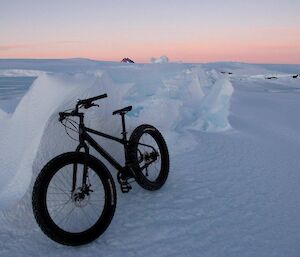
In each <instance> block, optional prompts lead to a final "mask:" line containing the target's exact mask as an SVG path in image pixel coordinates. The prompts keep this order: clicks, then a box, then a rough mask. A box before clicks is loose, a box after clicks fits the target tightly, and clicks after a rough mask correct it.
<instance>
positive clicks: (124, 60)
mask: <svg viewBox="0 0 300 257" xmlns="http://www.w3.org/2000/svg"><path fill="white" fill-rule="evenodd" d="M121 62H125V63H134V61H133V60H131V59H129V58H128V57H126V58H123V59H122V61H121Z"/></svg>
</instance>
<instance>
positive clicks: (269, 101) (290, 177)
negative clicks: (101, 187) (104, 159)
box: [0, 59, 300, 257]
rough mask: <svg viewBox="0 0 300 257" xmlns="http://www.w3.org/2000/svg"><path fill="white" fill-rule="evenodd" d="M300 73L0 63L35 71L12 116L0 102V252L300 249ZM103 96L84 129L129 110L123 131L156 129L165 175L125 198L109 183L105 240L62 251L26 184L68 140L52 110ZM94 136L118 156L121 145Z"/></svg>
mask: <svg viewBox="0 0 300 257" xmlns="http://www.w3.org/2000/svg"><path fill="white" fill-rule="evenodd" d="M299 72H300V66H299V65H291V66H288V65H281V66H280V65H278V66H273V65H250V64H240V63H210V64H183V63H180V64H179V63H157V64H156V63H152V64H124V63H111V62H108V63H106V62H96V61H90V60H84V59H71V60H0V77H1V76H2V77H17V76H20V77H24V76H28V77H36V78H35V80H34V82H33V84H32V85H31V86H30V89H28V90H27V91H26V92H24V94H25V95H24V96H23V97H22V99H21V100H19V102H18V105H17V107H16V108H15V110H14V111H12V112H7V111H5V108H4V107H5V104H7V102H5V103H4V105H3V106H4V107H2V106H1V99H0V106H1V107H2V110H1V109H0V135H1V137H0V153H1V155H0V170H1V177H2V179H1V181H0V208H1V212H0V231H1V232H0V241H1V245H0V256H14V257H15V256H72V255H74V254H75V255H76V256H96V255H99V253H100V255H103V256H104V255H105V256H130V257H131V256H214V257H219V256H272V257H276V256H295V257H296V256H299V252H300V247H299V240H300V218H299V211H300V197H299V195H300V187H299V182H300V173H299V168H300V159H299V156H298V155H299V153H298V152H299V146H300V134H299V131H300V116H299V115H297V113H298V110H299V107H300V101H299V96H300V78H293V74H296V73H299ZM271 75H272V76H273V75H274V76H276V77H277V79H276V80H275V79H274V80H273V79H272V80H268V79H266V77H268V76H271ZM0 87H1V85H0ZM103 93H107V94H108V98H106V99H103V100H101V101H99V104H100V108H93V109H90V110H87V111H86V124H87V126H89V127H92V128H95V129H99V130H101V131H104V132H109V133H111V134H113V135H116V136H119V135H120V132H121V131H120V128H121V126H120V125H121V123H120V118H119V117H116V116H112V115H111V113H112V111H113V110H116V109H118V108H121V107H124V106H127V105H133V110H132V111H131V112H130V113H128V115H127V117H126V121H127V126H128V128H129V132H131V131H132V130H133V129H134V128H135V127H136V126H137V125H139V124H142V123H150V124H153V125H154V126H156V127H158V128H159V130H161V131H162V133H163V135H164V137H165V138H166V141H167V143H168V146H169V150H170V154H171V170H170V176H169V179H168V181H167V183H166V185H165V186H164V187H163V188H162V189H161V190H159V191H157V192H147V191H145V190H143V189H141V188H139V187H138V185H136V184H135V185H134V189H133V190H132V191H131V192H130V193H129V194H122V193H121V191H120V190H119V188H118V184H117V181H116V186H117V188H118V205H117V210H116V214H115V216H114V218H113V221H112V223H111V225H110V227H109V229H108V230H107V231H106V232H105V233H104V235H102V236H101V237H100V238H99V239H97V240H96V241H95V242H93V243H91V244H89V245H87V246H83V247H79V248H78V247H77V248H72V247H65V246H61V245H58V244H56V243H54V242H52V241H51V240H50V239H48V238H47V237H46V236H44V235H43V233H42V232H41V230H40V229H39V228H38V226H37V224H36V222H35V220H34V218H33V214H32V210H31V191H32V186H33V183H34V180H35V178H36V176H37V175H38V173H39V171H40V170H41V168H42V167H43V166H44V165H45V164H46V163H47V162H48V161H49V160H50V159H51V158H53V157H54V156H56V155H57V154H60V153H63V152H66V151H72V150H74V149H75V147H76V142H75V141H73V140H72V139H70V138H69V137H68V136H67V135H66V134H65V131H64V128H63V127H62V126H61V124H60V123H59V122H58V112H59V111H63V110H66V109H70V108H72V107H74V105H75V103H76V99H78V98H80V99H83V98H86V97H91V96H95V95H99V94H103ZM11 101H14V98H13V97H12V99H11ZM71 135H72V134H71ZM72 136H76V135H75V134H74V135H72ZM98 140H99V142H101V144H103V145H104V147H105V148H107V149H109V152H110V153H112V154H113V156H115V157H116V158H117V160H119V161H121V162H122V161H123V156H122V149H121V148H120V146H119V145H116V144H115V143H111V142H109V141H107V140H102V139H100V138H99V139H98ZM92 154H94V155H95V156H98V155H97V154H96V153H95V152H92ZM106 164H107V163H106ZM107 165H108V164H107ZM108 168H109V170H110V171H111V172H112V174H114V175H115V170H114V169H113V167H111V166H109V165H108Z"/></svg>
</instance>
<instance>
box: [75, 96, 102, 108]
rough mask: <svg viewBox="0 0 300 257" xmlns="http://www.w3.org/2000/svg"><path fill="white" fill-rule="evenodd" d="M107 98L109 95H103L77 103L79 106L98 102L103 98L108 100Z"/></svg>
mask: <svg viewBox="0 0 300 257" xmlns="http://www.w3.org/2000/svg"><path fill="white" fill-rule="evenodd" d="M106 97H107V94H103V95H98V96H94V97H91V98H87V99H83V100H79V101H78V102H77V104H78V105H80V104H89V103H91V102H93V101H96V100H100V99H102V98H106Z"/></svg>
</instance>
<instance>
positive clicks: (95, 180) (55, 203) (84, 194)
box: [32, 152, 116, 245]
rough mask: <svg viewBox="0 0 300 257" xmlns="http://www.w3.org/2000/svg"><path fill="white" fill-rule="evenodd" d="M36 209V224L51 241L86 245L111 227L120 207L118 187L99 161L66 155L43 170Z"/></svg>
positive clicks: (37, 184) (35, 189)
mask: <svg viewBox="0 0 300 257" xmlns="http://www.w3.org/2000/svg"><path fill="white" fill-rule="evenodd" d="M85 168H86V171H87V176H84V174H85V172H84V170H85ZM84 177H85V178H86V182H83V181H84ZM73 181H74V182H73ZM32 205H33V212H34V216H35V218H36V221H37V223H38V224H39V226H40V228H41V229H42V231H43V232H44V233H45V234H46V235H47V236H48V237H50V238H51V239H52V240H54V241H56V242H58V243H61V244H65V245H82V244H86V243H89V242H91V241H93V240H94V239H96V238H97V237H99V236H100V235H101V234H102V233H103V232H104V231H105V230H106V229H107V227H108V226H109V224H110V222H111V220H112V217H113V215H114V212H115V207H116V191H115V185H114V182H113V179H112V177H111V175H110V173H109V172H108V170H107V168H106V167H105V166H104V165H103V164H102V163H101V162H100V161H99V160H97V159H96V158H95V157H93V156H90V155H86V154H85V153H78V152H70V153H65V154H62V155H59V156H57V157H55V158H54V159H52V160H51V161H50V162H49V163H48V164H46V166H45V167H44V168H43V169H42V171H41V173H40V174H39V176H38V178H37V180H36V182H35V184H34V187H33V194H32Z"/></svg>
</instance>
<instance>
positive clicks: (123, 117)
mask: <svg viewBox="0 0 300 257" xmlns="http://www.w3.org/2000/svg"><path fill="white" fill-rule="evenodd" d="M121 116H122V135H123V140H127V136H126V134H127V132H126V126H125V113H122V114H121Z"/></svg>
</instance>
